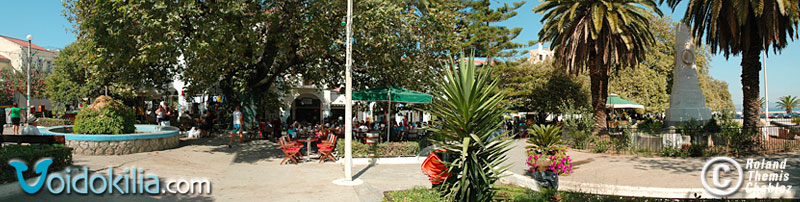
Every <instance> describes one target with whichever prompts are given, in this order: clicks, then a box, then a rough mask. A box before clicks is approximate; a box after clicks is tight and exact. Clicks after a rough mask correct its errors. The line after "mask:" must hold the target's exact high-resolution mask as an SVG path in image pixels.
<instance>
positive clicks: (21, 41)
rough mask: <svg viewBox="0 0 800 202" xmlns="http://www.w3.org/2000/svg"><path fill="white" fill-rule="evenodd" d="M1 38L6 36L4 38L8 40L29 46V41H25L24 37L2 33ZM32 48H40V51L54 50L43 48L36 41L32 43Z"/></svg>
mask: <svg viewBox="0 0 800 202" xmlns="http://www.w3.org/2000/svg"><path fill="white" fill-rule="evenodd" d="M0 38H4V39H6V40H8V41H11V42H14V43H15V44H17V45H19V46H22V47H27V46H28V41H25V40H22V39H17V38H13V37H8V36H3V35H0ZM31 48H33V49H36V50H40V51H47V52H52V51H50V50H47V49H45V48H42V47H41V46H39V45H36V44H35V43H31Z"/></svg>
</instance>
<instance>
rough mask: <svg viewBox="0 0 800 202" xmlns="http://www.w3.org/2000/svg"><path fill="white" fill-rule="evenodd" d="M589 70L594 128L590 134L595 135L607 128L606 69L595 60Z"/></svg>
mask: <svg viewBox="0 0 800 202" xmlns="http://www.w3.org/2000/svg"><path fill="white" fill-rule="evenodd" d="M592 63H593V64H591V65H592V66H591V67H592V68H590V70H589V78H590V79H591V90H592V113H593V114H594V124H595V127H594V129H593V130H592V134H594V135H597V134H598V133H599V132H600V131H601V130H604V129H606V128H607V127H608V125H607V124H606V98H607V97H608V68H607V67H606V66H604V65H602V64H601V62H599V61H597V60H595V61H592Z"/></svg>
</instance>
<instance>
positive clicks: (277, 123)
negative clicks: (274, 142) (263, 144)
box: [272, 117, 283, 139]
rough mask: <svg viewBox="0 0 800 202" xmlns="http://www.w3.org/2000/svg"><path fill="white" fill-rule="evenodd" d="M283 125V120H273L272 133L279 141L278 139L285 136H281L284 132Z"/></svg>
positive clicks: (276, 118)
mask: <svg viewBox="0 0 800 202" xmlns="http://www.w3.org/2000/svg"><path fill="white" fill-rule="evenodd" d="M282 125H283V124H282V123H281V120H280V119H278V117H275V119H272V133H273V134H272V137H275V138H276V139H277V138H278V137H280V136H282V135H283V134H281V132H282V131H283V130H282V129H283V128H282V127H281V126H282Z"/></svg>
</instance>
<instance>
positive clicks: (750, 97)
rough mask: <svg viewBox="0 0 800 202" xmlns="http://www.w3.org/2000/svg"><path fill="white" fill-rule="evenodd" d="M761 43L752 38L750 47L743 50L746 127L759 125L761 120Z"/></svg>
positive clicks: (743, 105) (744, 115)
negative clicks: (759, 78)
mask: <svg viewBox="0 0 800 202" xmlns="http://www.w3.org/2000/svg"><path fill="white" fill-rule="evenodd" d="M760 54H761V43H760V41H758V40H751V43H750V48H748V49H746V50H744V51H743V52H742V64H741V65H742V95H743V96H742V97H743V101H742V103H743V104H742V107H743V108H744V109H743V110H742V111H743V118H744V124H743V125H744V127H745V128H752V127H757V126H758V123H759V122H760V117H759V114H760V111H761V100H760V95H759V92H758V91H759V80H758V77H759V74H758V73H759V72H760V71H761V61H760V60H761V56H760Z"/></svg>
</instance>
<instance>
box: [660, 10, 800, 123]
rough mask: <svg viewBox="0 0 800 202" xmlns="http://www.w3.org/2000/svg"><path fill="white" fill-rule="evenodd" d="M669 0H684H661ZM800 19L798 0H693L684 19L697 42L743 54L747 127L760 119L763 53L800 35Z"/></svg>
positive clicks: (744, 112)
mask: <svg viewBox="0 0 800 202" xmlns="http://www.w3.org/2000/svg"><path fill="white" fill-rule="evenodd" d="M665 1H666V2H667V4H668V5H669V6H670V7H672V8H673V9H674V8H675V7H676V6H677V5H678V3H680V2H681V0H661V3H663V2H665ZM799 20H800V1H798V0H750V1H748V0H730V1H703V0H691V1H689V5H688V7H687V9H686V13H685V14H684V17H683V22H686V23H687V24H689V25H691V27H692V34H693V35H694V38H695V40H696V42H697V43H698V44H699V43H701V42H705V44H706V45H707V46H709V48H710V49H711V53H713V54H716V53H717V52H718V51H721V52H722V53H723V55H724V56H725V57H726V58H727V57H728V56H730V55H731V54H733V55H738V54H742V63H741V65H742V94H743V103H744V104H743V105H744V110H743V115H744V124H743V125H744V127H746V128H748V127H755V126H757V125H758V122H759V115H758V114H759V111H760V108H761V105H759V100H758V98H759V92H758V91H759V78H758V77H759V72H760V71H761V62H760V57H761V56H760V54H761V53H762V51H766V50H769V48H770V46H772V48H773V50H774V51H775V52H778V51H780V50H782V49H783V48H785V47H786V46H787V45H788V41H787V39H793V38H796V37H797V35H794V33H795V31H796V30H795V29H796V28H797V26H798V21H799ZM793 35H794V36H793Z"/></svg>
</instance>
